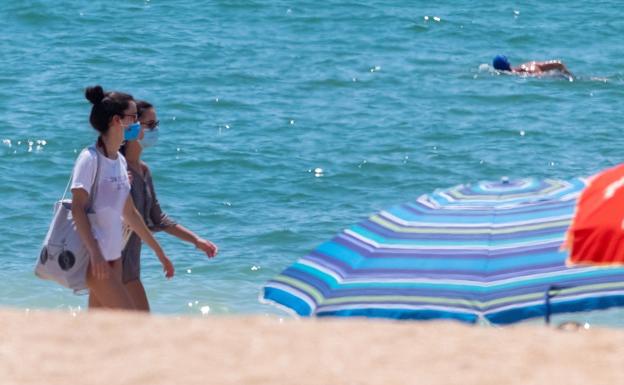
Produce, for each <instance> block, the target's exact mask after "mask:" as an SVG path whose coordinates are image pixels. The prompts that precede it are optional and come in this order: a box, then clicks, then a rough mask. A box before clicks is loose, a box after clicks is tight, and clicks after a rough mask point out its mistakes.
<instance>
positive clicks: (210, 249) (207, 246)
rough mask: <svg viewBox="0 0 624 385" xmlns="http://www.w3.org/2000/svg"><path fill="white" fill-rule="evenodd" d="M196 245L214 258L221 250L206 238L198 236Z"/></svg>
mask: <svg viewBox="0 0 624 385" xmlns="http://www.w3.org/2000/svg"><path fill="white" fill-rule="evenodd" d="M195 247H197V248H198V249H200V250H202V251H203V252H204V253H206V255H207V256H208V258H214V256H215V255H217V253H218V252H219V248H218V247H217V245H215V244H214V243H212V242H210V241H209V240H207V239H204V238H197V240H196V241H195Z"/></svg>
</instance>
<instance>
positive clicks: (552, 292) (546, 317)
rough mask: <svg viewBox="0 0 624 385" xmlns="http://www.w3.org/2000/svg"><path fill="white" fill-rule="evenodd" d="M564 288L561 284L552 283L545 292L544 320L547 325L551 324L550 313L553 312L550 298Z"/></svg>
mask: <svg viewBox="0 0 624 385" xmlns="http://www.w3.org/2000/svg"><path fill="white" fill-rule="evenodd" d="M562 289H563V287H561V286H557V285H551V286H548V289H546V292H545V293H544V308H545V309H544V322H545V323H546V325H550V315H551V314H552V311H551V305H550V299H551V298H552V297H554V296H556V295H557V294H559V292H560V291H561V290H562Z"/></svg>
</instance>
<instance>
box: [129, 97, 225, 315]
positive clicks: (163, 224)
mask: <svg viewBox="0 0 624 385" xmlns="http://www.w3.org/2000/svg"><path fill="white" fill-rule="evenodd" d="M136 106H137V114H138V118H139V122H140V123H141V132H140V133H139V140H136V141H128V142H126V144H125V145H124V146H122V148H121V150H120V151H121V152H122V154H124V156H125V157H126V161H127V162H128V173H129V174H130V177H131V179H132V181H131V185H132V189H131V192H130V193H131V194H132V199H133V200H134V204H135V206H136V208H137V209H138V211H139V213H140V214H141V215H142V216H143V219H144V220H145V224H147V226H148V227H149V229H150V230H152V231H161V230H162V231H165V232H166V233H168V234H171V235H174V236H176V237H178V238H180V239H181V240H183V241H187V242H189V243H192V244H193V245H195V247H197V248H198V249H200V250H202V251H203V252H205V253H206V255H207V256H208V257H209V258H212V257H214V256H215V255H216V254H217V251H218V249H217V246H216V245H215V244H214V243H212V242H210V241H209V240H207V239H204V238H201V237H199V236H198V235H197V234H195V233H194V232H192V231H191V230H189V229H187V228H185V227H184V226H182V225H180V224H179V223H176V222H174V221H173V220H171V219H170V218H169V217H168V216H167V214H165V213H164V212H163V211H162V210H161V208H160V204H159V203H158V199H157V198H156V192H155V190H154V184H153V182H152V174H151V172H150V169H149V167H147V164H145V162H143V161H142V160H141V153H142V152H143V149H144V148H146V147H149V146H153V145H154V144H156V141H157V139H158V132H159V131H158V123H159V122H158V120H157V117H156V110H155V109H154V106H152V105H151V104H150V103H148V102H146V101H142V100H137V101H136ZM122 258H123V282H124V284H125V286H126V288H127V290H128V292H129V294H130V296H131V297H132V300H133V301H134V304H135V306H136V307H137V309H138V310H144V311H149V302H148V300H147V295H146V294H145V288H144V287H143V284H142V283H141V239H140V238H139V237H138V236H137V235H136V234H135V233H132V234H131V235H130V238H129V239H128V243H127V244H126V246H125V248H124V250H123V251H122Z"/></svg>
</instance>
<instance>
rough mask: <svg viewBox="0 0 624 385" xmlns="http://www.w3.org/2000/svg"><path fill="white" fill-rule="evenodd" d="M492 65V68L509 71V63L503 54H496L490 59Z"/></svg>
mask: <svg viewBox="0 0 624 385" xmlns="http://www.w3.org/2000/svg"><path fill="white" fill-rule="evenodd" d="M492 65H493V66H494V69H497V70H499V71H511V65H510V64H509V60H507V56H505V55H496V57H494V60H492Z"/></svg>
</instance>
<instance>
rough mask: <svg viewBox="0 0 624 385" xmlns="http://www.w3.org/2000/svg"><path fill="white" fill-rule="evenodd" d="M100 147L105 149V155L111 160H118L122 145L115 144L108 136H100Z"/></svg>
mask: <svg viewBox="0 0 624 385" xmlns="http://www.w3.org/2000/svg"><path fill="white" fill-rule="evenodd" d="M98 145H100V146H102V147H104V150H105V151H104V155H106V157H107V158H109V159H117V151H119V146H120V145H121V144H120V143H119V144H118V143H115V142H114V141H113V140H111V139H110V138H109V137H107V136H100V140H98Z"/></svg>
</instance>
